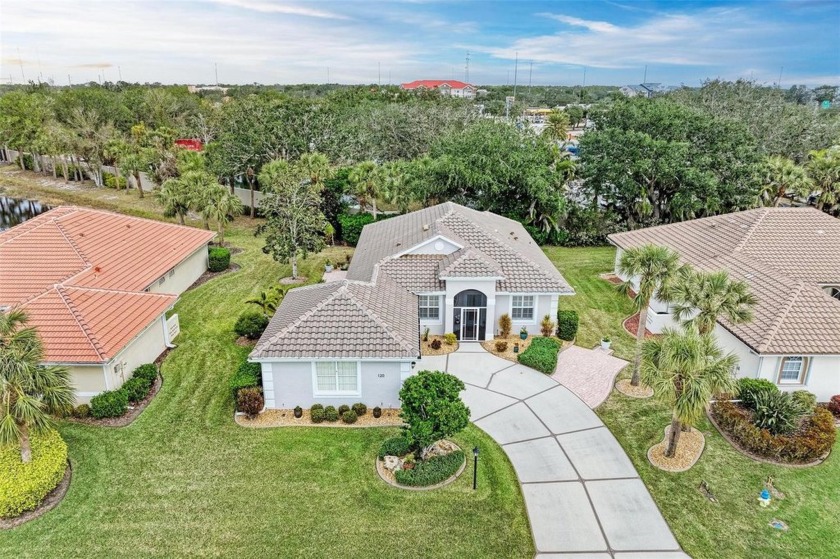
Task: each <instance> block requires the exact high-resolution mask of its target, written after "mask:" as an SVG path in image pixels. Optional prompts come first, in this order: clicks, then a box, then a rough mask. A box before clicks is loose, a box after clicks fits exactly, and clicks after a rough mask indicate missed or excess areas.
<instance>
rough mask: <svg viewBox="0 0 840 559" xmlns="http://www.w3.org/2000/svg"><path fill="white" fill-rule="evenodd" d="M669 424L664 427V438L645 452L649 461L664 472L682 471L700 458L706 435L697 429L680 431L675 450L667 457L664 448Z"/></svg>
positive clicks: (666, 445) (666, 442) (669, 430)
mask: <svg viewBox="0 0 840 559" xmlns="http://www.w3.org/2000/svg"><path fill="white" fill-rule="evenodd" d="M670 432H671V426H670V425H668V426H667V427H665V438H664V439H663V440H662V442H660V443H657V444H655V445H653V446H652V447H650V449H648V452H647V457H648V460H650V463H651V464H653V465H654V466H656V467H657V468H659V469H660V470H665V471H666V472H684V471H686V470H688V469H689V468H691V467H692V466H693V465H694V464H696V463H697V461H698V460H699V459H700V455H701V454H703V449H704V448H705V447H706V437H704V436H703V433H701V432H700V431H699V430H697V429H691V430H690V431H683V432H682V433H680V440H679V441H677V452H676V453H674V456H673V457H671V458H668V457H666V456H665V449H666V448H668V434H669V433H670Z"/></svg>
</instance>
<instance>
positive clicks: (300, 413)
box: [294, 406, 303, 418]
mask: <svg viewBox="0 0 840 559" xmlns="http://www.w3.org/2000/svg"><path fill="white" fill-rule="evenodd" d="M294 414H295V417H298V418H299V417H302V416H303V408H302V407H300V406H295V409H294Z"/></svg>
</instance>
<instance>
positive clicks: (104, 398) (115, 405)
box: [75, 363, 157, 419]
mask: <svg viewBox="0 0 840 559" xmlns="http://www.w3.org/2000/svg"><path fill="white" fill-rule="evenodd" d="M156 378H157V367H155V365H154V364H153V363H146V364H145V365H140V366H139V367H137V368H136V369H134V371H133V372H132V373H131V378H129V379H128V380H127V381H125V382H124V383H123V385H122V386H121V387H120V388H119V389H118V390H106V391H105V392H101V393H99V394H97V395H96V396H94V397H93V398H91V399H90V415H91V416H93V418H94V419H106V418H109V417H120V416H122V415H125V412H127V411H128V404H129V403H131V404H136V403H137V402H140V401H141V400H143V398H145V397H146V396H147V395H148V394H149V390H151V388H152V385H153V384H154V383H155V379H156ZM79 407H80V408H81V407H82V406H79ZM75 415H76V416H77V417H80V416H82V413H81V412H78V413H76V414H75ZM85 415H86V414H85Z"/></svg>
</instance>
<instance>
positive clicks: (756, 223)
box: [722, 208, 770, 252]
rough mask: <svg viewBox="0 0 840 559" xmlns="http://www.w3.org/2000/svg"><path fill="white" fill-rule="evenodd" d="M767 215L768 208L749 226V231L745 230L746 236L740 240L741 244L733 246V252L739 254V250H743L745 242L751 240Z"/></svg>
mask: <svg viewBox="0 0 840 559" xmlns="http://www.w3.org/2000/svg"><path fill="white" fill-rule="evenodd" d="M769 213H770V211H769V208H764V211H763V212H761V215H760V216H759V218H758V219H757V220H755V221H754V222H753V224H752V225H750V227H749V229H747V234H746V235H744V238H743V239H741V242H740V243H738V244H737V245H736V246H735V252H741V250H743V248H744V246H746V244H747V242H748V241H749V240H750V238H752V236H753V233H755V231H756V229H758V226H759V225H761V222H762V221H764V218H765V217H767V216H768V215H769ZM722 215H725V214H722Z"/></svg>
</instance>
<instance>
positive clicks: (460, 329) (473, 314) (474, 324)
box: [452, 289, 487, 342]
mask: <svg viewBox="0 0 840 559" xmlns="http://www.w3.org/2000/svg"><path fill="white" fill-rule="evenodd" d="M452 313H453V317H452V324H453V326H454V330H455V336H456V337H457V338H458V339H459V340H461V341H465V342H469V341H479V340H483V339H484V330H485V328H486V326H487V296H486V295H485V294H484V293H482V292H481V291H477V290H475V289H467V290H465V291H462V292H460V293H458V294H457V295H455V301H454V305H453V309H452Z"/></svg>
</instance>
